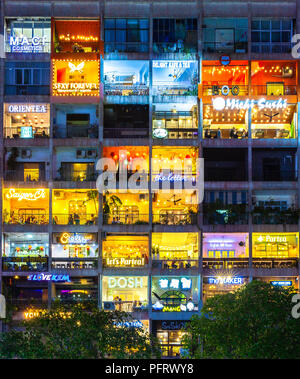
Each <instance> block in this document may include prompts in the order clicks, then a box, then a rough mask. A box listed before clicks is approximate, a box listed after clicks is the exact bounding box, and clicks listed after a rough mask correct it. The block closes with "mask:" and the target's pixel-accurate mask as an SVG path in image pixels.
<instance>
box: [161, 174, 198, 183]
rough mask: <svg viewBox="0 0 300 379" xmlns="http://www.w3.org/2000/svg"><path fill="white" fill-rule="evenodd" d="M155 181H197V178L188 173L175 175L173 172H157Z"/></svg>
mask: <svg viewBox="0 0 300 379" xmlns="http://www.w3.org/2000/svg"><path fill="white" fill-rule="evenodd" d="M154 181H155V182H166V181H167V182H188V181H191V182H194V181H196V178H194V177H192V176H190V177H189V176H186V175H180V174H178V175H174V174H173V173H172V172H171V173H170V174H169V175H167V176H166V175H163V174H157V175H155V177H154Z"/></svg>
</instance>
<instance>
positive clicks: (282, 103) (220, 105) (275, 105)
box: [212, 97, 287, 111]
mask: <svg viewBox="0 0 300 379" xmlns="http://www.w3.org/2000/svg"><path fill="white" fill-rule="evenodd" d="M212 102H213V107H214V109H216V110H217V111H221V110H223V109H225V108H227V109H250V108H253V107H254V105H255V104H257V106H258V108H259V110H261V109H264V108H268V109H275V110H278V109H284V108H286V107H287V100H286V99H282V98H280V99H278V100H266V99H264V98H263V99H259V100H258V101H256V100H253V99H252V100H250V99H246V100H238V99H224V98H223V97H216V98H214V99H213V100H212Z"/></svg>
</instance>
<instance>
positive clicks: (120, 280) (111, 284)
mask: <svg viewBox="0 0 300 379" xmlns="http://www.w3.org/2000/svg"><path fill="white" fill-rule="evenodd" d="M108 288H143V278H141V277H123V276H121V277H109V278H108Z"/></svg>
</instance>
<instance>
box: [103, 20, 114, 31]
mask: <svg viewBox="0 0 300 379" xmlns="http://www.w3.org/2000/svg"><path fill="white" fill-rule="evenodd" d="M104 28H105V29H114V28H115V19H114V18H105V19H104Z"/></svg>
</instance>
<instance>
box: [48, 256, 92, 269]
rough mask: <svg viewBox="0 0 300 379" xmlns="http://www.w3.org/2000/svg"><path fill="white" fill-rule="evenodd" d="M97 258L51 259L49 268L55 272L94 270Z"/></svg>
mask: <svg viewBox="0 0 300 379" xmlns="http://www.w3.org/2000/svg"><path fill="white" fill-rule="evenodd" d="M97 266H98V260H97V258H93V259H91V258H53V259H52V265H51V268H52V269H55V270H96V269H97Z"/></svg>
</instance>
